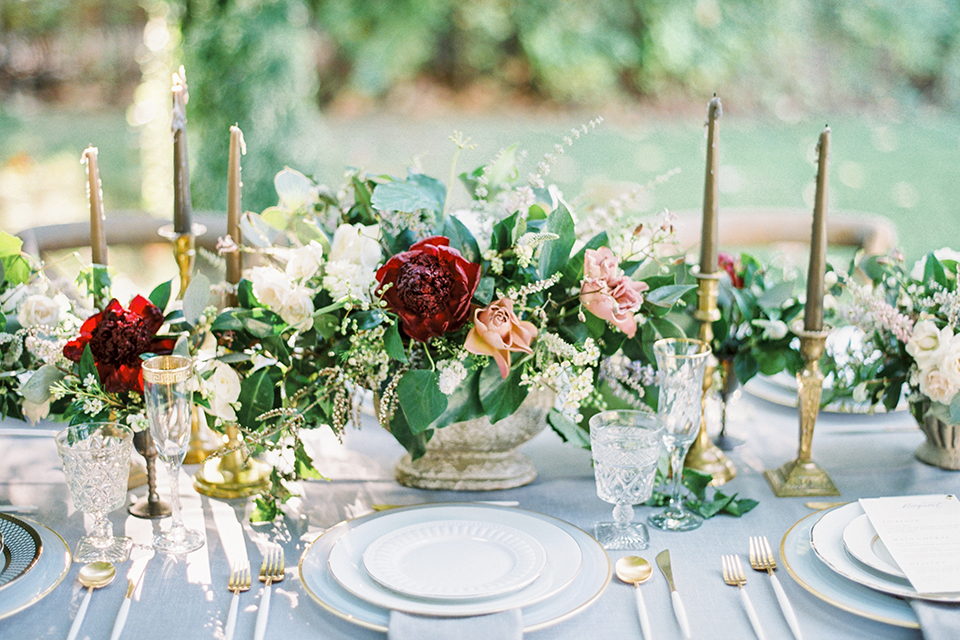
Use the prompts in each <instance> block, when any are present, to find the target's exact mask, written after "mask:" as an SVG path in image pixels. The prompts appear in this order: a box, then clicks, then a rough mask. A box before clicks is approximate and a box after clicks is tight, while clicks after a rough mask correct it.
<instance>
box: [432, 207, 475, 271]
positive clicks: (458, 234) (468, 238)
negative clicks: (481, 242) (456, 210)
mask: <svg viewBox="0 0 960 640" xmlns="http://www.w3.org/2000/svg"><path fill="white" fill-rule="evenodd" d="M441 235H443V236H445V237H447V238H449V239H450V246H451V247H453V248H454V249H456V250H457V251H459V252H460V255H462V256H463V257H464V259H466V260H467V261H468V262H476V263H479V262H480V247H479V246H478V245H477V240H476V238H474V237H473V234H472V233H470V229H467V227H466V226H465V225H464V224H463V223H462V222H460V220H459V219H457V218H454V217H453V216H447V217H446V218H445V219H444V221H443V229H442V230H441Z"/></svg>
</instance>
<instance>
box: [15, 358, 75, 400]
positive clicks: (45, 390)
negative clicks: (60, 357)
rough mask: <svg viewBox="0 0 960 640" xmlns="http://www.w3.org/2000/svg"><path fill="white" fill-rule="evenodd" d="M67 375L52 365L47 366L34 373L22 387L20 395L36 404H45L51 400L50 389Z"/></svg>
mask: <svg viewBox="0 0 960 640" xmlns="http://www.w3.org/2000/svg"><path fill="white" fill-rule="evenodd" d="M64 377H66V374H65V373H64V372H63V371H61V370H60V369H58V368H56V367H55V366H53V365H52V364H45V365H43V366H42V367H40V368H39V369H37V370H36V372H34V374H33V375H32V376H30V379H29V380H27V381H26V382H25V383H24V384H23V386H21V387H20V394H21V395H23V397H24V398H26V399H27V400H29V401H30V402H32V403H34V404H43V403H44V402H46V401H47V400H49V399H50V387H51V385H53V384H54V383H56V382H59V381H60V380H63V378H64Z"/></svg>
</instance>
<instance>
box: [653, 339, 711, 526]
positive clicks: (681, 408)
mask: <svg viewBox="0 0 960 640" xmlns="http://www.w3.org/2000/svg"><path fill="white" fill-rule="evenodd" d="M653 353H654V355H655V356H656V358H657V372H658V383H659V386H660V394H659V400H658V404H657V415H658V416H659V417H660V422H661V423H662V424H663V444H664V447H665V448H666V450H667V453H668V454H669V456H670V473H671V474H672V476H673V477H672V490H671V493H670V504H669V505H668V506H667V508H666V509H665V510H663V511H661V512H660V513H655V514H653V515H651V516H650V517H649V518H647V522H648V523H650V524H651V525H653V526H655V527H657V528H658V529H666V530H667V531H689V530H691V529H696V528H697V527H699V526H700V525H701V524H702V523H703V518H701V517H700V516H698V515H697V514H695V513H693V512H692V511H690V510H689V509H687V508H686V507H685V506H684V504H683V499H682V498H681V497H680V481H681V477H682V476H683V459H684V457H686V455H687V450H689V449H690V445H691V444H692V443H693V441H694V440H696V438H697V433H698V431H699V430H700V417H701V415H702V400H703V374H704V371H705V369H706V366H707V359H708V358H709V357H710V346H709V345H708V344H707V343H705V342H702V341H700V340H694V339H692V338H666V339H663V340H657V341H656V342H655V343H653Z"/></svg>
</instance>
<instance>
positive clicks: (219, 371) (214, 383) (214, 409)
mask: <svg viewBox="0 0 960 640" xmlns="http://www.w3.org/2000/svg"><path fill="white" fill-rule="evenodd" d="M204 386H206V387H207V390H208V391H209V400H210V409H209V410H208V411H207V412H208V413H210V414H212V415H215V416H217V417H218V418H222V419H223V420H226V421H228V422H236V420H237V412H236V410H235V409H234V405H235V404H236V403H237V401H239V399H240V376H239V375H237V372H236V371H234V370H233V367H231V366H230V365H228V364H227V363H225V362H219V361H218V362H217V363H216V364H215V365H214V367H213V375H212V376H210V377H209V378H207V379H206V380H205V381H204Z"/></svg>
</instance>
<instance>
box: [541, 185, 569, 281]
mask: <svg viewBox="0 0 960 640" xmlns="http://www.w3.org/2000/svg"><path fill="white" fill-rule="evenodd" d="M543 230H544V231H545V232H547V233H554V234H556V235H557V236H559V237H558V238H557V239H556V240H548V241H547V242H545V243H543V244H542V245H541V246H540V264H539V273H540V278H541V279H542V280H546V279H547V278H549V277H550V276H552V275H553V274H554V273H562V272H563V269H564V267H565V266H566V264H567V262H568V261H569V260H570V251H571V250H572V249H573V245H574V243H575V242H576V228H575V225H574V222H573V216H571V215H570V212H569V211H567V208H566V207H565V206H564V205H563V203H560V204H559V205H558V206H557V208H556V209H554V210H553V211H552V212H551V213H550V215H549V216H548V217H547V222H546V224H545V225H544V227H543Z"/></svg>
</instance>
